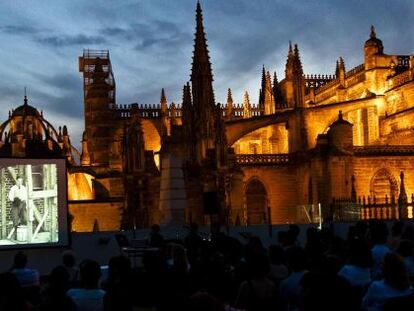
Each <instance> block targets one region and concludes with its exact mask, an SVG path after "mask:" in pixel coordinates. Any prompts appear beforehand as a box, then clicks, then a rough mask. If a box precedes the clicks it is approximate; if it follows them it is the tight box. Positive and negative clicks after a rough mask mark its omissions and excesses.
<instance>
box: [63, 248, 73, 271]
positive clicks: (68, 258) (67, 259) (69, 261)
mask: <svg viewBox="0 0 414 311" xmlns="http://www.w3.org/2000/svg"><path fill="white" fill-rule="evenodd" d="M62 263H63V265H64V266H65V267H68V268H73V267H74V266H75V265H76V259H75V254H74V253H73V252H72V251H65V252H64V253H63V255H62Z"/></svg>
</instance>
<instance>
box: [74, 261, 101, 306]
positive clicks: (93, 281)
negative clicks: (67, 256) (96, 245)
mask: <svg viewBox="0 0 414 311" xmlns="http://www.w3.org/2000/svg"><path fill="white" fill-rule="evenodd" d="M100 277H101V267H100V266H99V264H98V263H97V262H96V261H93V260H85V261H83V262H82V263H81V264H80V278H81V283H82V288H73V289H70V290H68V292H67V295H68V296H69V297H70V298H72V300H73V301H74V303H75V305H76V310H77V311H103V309H104V305H103V299H104V296H105V291H103V290H101V289H100V288H99V286H98V282H99V278H100Z"/></svg>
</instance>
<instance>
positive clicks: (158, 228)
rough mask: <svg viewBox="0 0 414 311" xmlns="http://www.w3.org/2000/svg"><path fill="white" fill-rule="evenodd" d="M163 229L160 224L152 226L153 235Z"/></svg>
mask: <svg viewBox="0 0 414 311" xmlns="http://www.w3.org/2000/svg"><path fill="white" fill-rule="evenodd" d="M160 231H161V227H160V225H158V224H153V225H152V226H151V233H160Z"/></svg>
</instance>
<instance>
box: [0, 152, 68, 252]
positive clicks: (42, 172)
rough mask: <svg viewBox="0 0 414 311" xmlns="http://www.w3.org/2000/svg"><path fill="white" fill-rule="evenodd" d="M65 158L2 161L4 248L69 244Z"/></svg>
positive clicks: (0, 235) (0, 242) (0, 229)
mask: <svg viewBox="0 0 414 311" xmlns="http://www.w3.org/2000/svg"><path fill="white" fill-rule="evenodd" d="M68 236H69V235H68V212H67V181H66V160H65V159H17V158H0V249H2V248H33V247H45V246H66V245H68V241H69V239H68Z"/></svg>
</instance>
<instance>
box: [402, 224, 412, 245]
mask: <svg viewBox="0 0 414 311" xmlns="http://www.w3.org/2000/svg"><path fill="white" fill-rule="evenodd" d="M401 239H403V240H410V241H413V242H414V226H412V225H408V226H406V227H405V229H404V231H403V233H402V235H401Z"/></svg>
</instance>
